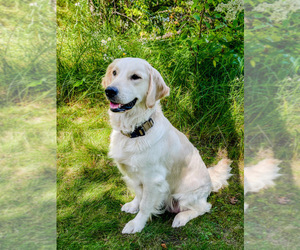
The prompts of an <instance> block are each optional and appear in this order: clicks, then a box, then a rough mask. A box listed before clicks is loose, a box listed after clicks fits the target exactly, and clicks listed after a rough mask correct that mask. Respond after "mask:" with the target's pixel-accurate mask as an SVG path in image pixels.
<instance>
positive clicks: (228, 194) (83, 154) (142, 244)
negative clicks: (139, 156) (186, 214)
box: [57, 99, 244, 249]
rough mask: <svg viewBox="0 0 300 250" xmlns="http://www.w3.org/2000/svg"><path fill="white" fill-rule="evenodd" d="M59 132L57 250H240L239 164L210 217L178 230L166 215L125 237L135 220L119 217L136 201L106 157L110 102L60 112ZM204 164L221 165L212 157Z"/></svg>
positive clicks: (81, 104)
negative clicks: (126, 228)
mask: <svg viewBox="0 0 300 250" xmlns="http://www.w3.org/2000/svg"><path fill="white" fill-rule="evenodd" d="M57 128H58V137H57V141H58V155H57V158H58V159H57V160H58V163H57V165H58V169H57V181H58V182H57V183H58V189H57V206H58V207H57V208H58V209H57V220H58V229H57V230H58V249H81V248H87V249H99V248H108V249H121V248H122V249H124V248H125V249H131V248H135V249H136V248H139V249H140V248H146V249H157V248H161V245H162V244H166V246H167V247H168V248H178V249H182V248H184V249H185V248H192V249H193V248H195V247H197V249H215V248H222V249H241V248H242V245H243V206H244V205H243V187H242V186H241V181H240V173H239V170H238V161H237V160H235V161H234V163H233V173H234V176H233V177H232V178H231V179H230V182H229V183H230V185H229V187H228V188H225V189H223V190H222V191H221V192H219V193H216V194H212V195H211V196H210V198H209V201H210V202H211V203H212V205H213V207H212V210H211V212H210V213H209V214H205V215H203V216H201V217H199V218H197V219H194V220H192V221H191V222H189V223H188V224H187V225H186V226H185V227H183V228H179V229H174V228H172V227H171V225H172V220H173V218H174V216H175V215H174V214H170V213H165V214H163V215H160V216H158V217H153V218H152V221H151V222H148V223H147V226H146V227H145V229H144V230H143V231H142V232H141V233H137V234H135V235H122V234H121V231H122V228H123V227H124V226H125V224H126V222H128V221H129V220H131V219H132V218H133V217H134V215H130V214H126V213H124V212H121V205H122V204H125V203H126V202H128V201H130V200H131V199H133V197H134V196H133V195H132V194H131V193H130V192H129V191H128V190H127V188H126V185H125V183H124V182H123V180H122V179H121V174H120V173H119V171H118V169H117V167H116V166H115V164H114V163H113V161H112V159H109V158H108V157H107V152H108V145H109V135H110V132H111V128H110V126H109V121H108V115H107V102H105V101H104V100H103V99H102V100H99V102H98V103H91V102H90V101H89V100H82V101H78V102H73V103H69V104H68V105H64V106H61V107H59V108H58V120H57ZM200 149H201V148H200ZM202 151H205V150H203V149H202ZM203 158H204V161H205V162H210V161H212V160H211V159H209V158H213V159H214V161H216V160H217V157H215V156H214V155H213V154H212V155H210V154H209V153H206V154H204V155H203ZM233 197H236V198H237V202H236V203H234V204H233V202H232V198H233Z"/></svg>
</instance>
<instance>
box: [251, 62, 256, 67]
mask: <svg viewBox="0 0 300 250" xmlns="http://www.w3.org/2000/svg"><path fill="white" fill-rule="evenodd" d="M250 64H251V66H252V67H253V68H255V65H256V63H255V61H253V60H250Z"/></svg>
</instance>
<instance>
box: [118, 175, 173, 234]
mask: <svg viewBox="0 0 300 250" xmlns="http://www.w3.org/2000/svg"><path fill="white" fill-rule="evenodd" d="M168 192H169V186H168V183H167V181H166V180H165V179H162V178H161V177H160V178H156V179H152V178H149V180H147V181H145V182H143V196H142V200H141V203H140V211H139V212H138V214H137V216H136V217H135V218H134V219H133V220H131V221H129V222H128V223H127V224H126V226H125V227H124V229H123V231H122V233H123V234H131V233H136V232H141V231H142V229H143V228H144V227H145V225H146V222H147V220H148V219H149V217H150V216H151V214H157V213H159V209H160V208H161V206H162V205H163V202H164V200H165V198H166V196H167V195H168Z"/></svg>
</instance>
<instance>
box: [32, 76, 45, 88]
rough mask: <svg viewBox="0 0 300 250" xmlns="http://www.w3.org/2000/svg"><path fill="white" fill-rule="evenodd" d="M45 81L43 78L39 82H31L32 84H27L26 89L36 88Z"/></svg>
mask: <svg viewBox="0 0 300 250" xmlns="http://www.w3.org/2000/svg"><path fill="white" fill-rule="evenodd" d="M45 81H46V79H45V78H43V79H41V80H39V81H33V82H31V83H29V84H28V85H27V87H36V86H39V85H42V84H43V82H45Z"/></svg>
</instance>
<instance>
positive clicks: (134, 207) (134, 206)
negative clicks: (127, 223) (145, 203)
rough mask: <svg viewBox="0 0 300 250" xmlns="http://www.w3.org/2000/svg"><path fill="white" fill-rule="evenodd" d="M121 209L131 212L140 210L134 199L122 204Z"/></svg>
mask: <svg viewBox="0 0 300 250" xmlns="http://www.w3.org/2000/svg"><path fill="white" fill-rule="evenodd" d="M121 211H123V212H126V213H130V214H136V213H137V212H138V211H139V205H138V204H137V203H136V202H134V201H132V202H128V203H126V204H125V205H123V206H122V208H121Z"/></svg>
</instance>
